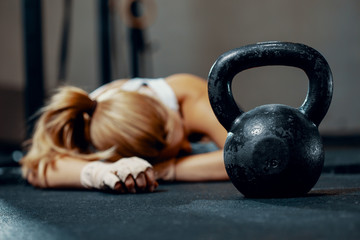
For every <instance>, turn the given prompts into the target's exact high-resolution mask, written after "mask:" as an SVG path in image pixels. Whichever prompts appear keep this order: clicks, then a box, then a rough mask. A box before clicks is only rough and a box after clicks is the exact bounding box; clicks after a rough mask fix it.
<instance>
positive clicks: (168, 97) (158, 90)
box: [121, 78, 179, 111]
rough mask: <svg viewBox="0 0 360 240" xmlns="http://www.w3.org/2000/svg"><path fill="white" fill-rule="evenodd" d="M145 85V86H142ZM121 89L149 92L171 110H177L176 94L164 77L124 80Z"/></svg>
mask: <svg viewBox="0 0 360 240" xmlns="http://www.w3.org/2000/svg"><path fill="white" fill-rule="evenodd" d="M144 86H146V87H144ZM121 89H122V90H124V91H133V92H140V93H145V94H149V95H151V96H154V97H156V98H158V99H159V100H160V101H161V102H162V103H163V104H164V105H165V106H167V107H169V108H170V109H172V110H175V111H177V110H179V103H178V101H177V98H176V95H175V93H174V91H173V90H172V88H171V87H170V86H169V84H168V83H167V82H166V81H165V79H164V78H153V79H152V78H134V79H131V80H129V81H126V82H125V83H124V84H123V85H122V86H121Z"/></svg>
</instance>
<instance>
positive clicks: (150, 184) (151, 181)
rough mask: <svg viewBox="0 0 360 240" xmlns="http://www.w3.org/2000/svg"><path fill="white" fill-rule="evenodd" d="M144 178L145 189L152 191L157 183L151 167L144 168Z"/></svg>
mask: <svg viewBox="0 0 360 240" xmlns="http://www.w3.org/2000/svg"><path fill="white" fill-rule="evenodd" d="M145 178H146V182H147V191H149V192H153V191H154V190H155V189H156V188H157V187H158V183H157V182H156V179H155V173H154V169H152V168H148V169H146V171H145Z"/></svg>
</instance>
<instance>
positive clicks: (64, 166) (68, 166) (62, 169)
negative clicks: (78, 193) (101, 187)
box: [45, 158, 89, 188]
mask: <svg viewBox="0 0 360 240" xmlns="http://www.w3.org/2000/svg"><path fill="white" fill-rule="evenodd" d="M88 163H89V162H88V161H84V160H80V159H74V158H61V159H58V160H57V161H55V162H54V164H52V165H49V166H48V167H47V169H46V174H45V177H46V185H47V187H49V188H84V186H82V184H81V182H80V174H81V170H82V169H83V167H84V166H85V165H86V164H88Z"/></svg>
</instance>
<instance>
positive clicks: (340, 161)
mask: <svg viewBox="0 0 360 240" xmlns="http://www.w3.org/2000/svg"><path fill="white" fill-rule="evenodd" d="M140 238H145V239H360V148H359V147H352V148H331V149H327V150H326V160H325V166H324V171H323V173H322V175H321V177H320V179H319V181H318V183H317V184H316V186H315V187H314V188H313V189H312V191H311V192H310V193H309V194H307V195H306V196H304V197H299V198H282V199H248V198H244V197H243V196H242V195H241V194H240V193H239V192H238V191H237V190H236V189H235V187H234V186H233V185H232V184H231V182H213V183H191V184H190V183H174V184H161V185H160V186H159V188H158V189H157V191H156V192H155V193H150V194H135V195H133V194H125V195H117V194H109V193H103V192H97V191H87V190H70V189H62V190H41V189H36V188H33V187H32V186H30V185H28V184H26V183H25V182H24V181H23V180H22V179H21V177H20V171H19V168H18V167H17V166H8V167H2V168H0V239H9V240H11V239H49V240H52V239H140Z"/></svg>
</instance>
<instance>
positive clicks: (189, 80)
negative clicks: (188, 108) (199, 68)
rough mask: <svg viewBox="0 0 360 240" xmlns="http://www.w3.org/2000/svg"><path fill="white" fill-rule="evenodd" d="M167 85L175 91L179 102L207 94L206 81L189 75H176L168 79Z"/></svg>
mask: <svg viewBox="0 0 360 240" xmlns="http://www.w3.org/2000/svg"><path fill="white" fill-rule="evenodd" d="M166 81H167V83H168V84H169V85H170V87H171V88H172V89H173V90H174V92H175V95H176V96H177V98H178V99H179V101H180V102H181V101H183V100H185V99H189V98H197V97H199V96H201V95H204V94H207V82H206V80H205V79H203V78H201V77H198V76H195V75H192V74H187V73H180V74H174V75H171V76H169V77H167V78H166Z"/></svg>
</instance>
